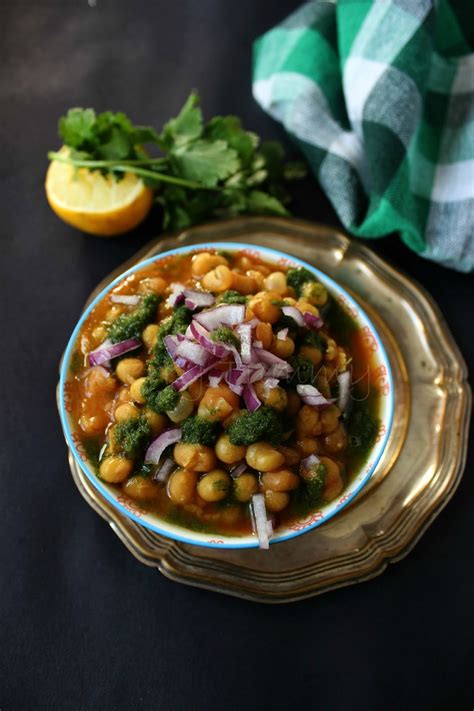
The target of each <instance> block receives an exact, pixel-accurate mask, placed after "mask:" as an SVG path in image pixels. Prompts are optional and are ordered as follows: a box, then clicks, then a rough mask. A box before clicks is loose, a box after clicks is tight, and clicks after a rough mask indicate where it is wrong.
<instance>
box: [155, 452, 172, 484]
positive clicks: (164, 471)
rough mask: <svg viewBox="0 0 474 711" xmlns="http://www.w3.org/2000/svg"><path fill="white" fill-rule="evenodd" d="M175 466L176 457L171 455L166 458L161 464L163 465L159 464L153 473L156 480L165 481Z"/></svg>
mask: <svg viewBox="0 0 474 711" xmlns="http://www.w3.org/2000/svg"><path fill="white" fill-rule="evenodd" d="M175 466H176V462H175V461H174V459H171V457H169V458H168V459H165V461H164V462H163V464H161V466H159V467H158V469H157V470H156V472H155V473H154V474H153V479H154V480H155V481H159V482H162V483H164V482H165V481H166V480H167V478H168V476H169V475H170V474H171V472H172V471H173V469H174V468H175Z"/></svg>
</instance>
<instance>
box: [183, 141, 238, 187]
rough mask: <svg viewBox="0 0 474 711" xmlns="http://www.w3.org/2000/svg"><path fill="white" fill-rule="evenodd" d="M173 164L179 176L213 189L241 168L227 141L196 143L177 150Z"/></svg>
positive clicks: (234, 152)
mask: <svg viewBox="0 0 474 711" xmlns="http://www.w3.org/2000/svg"><path fill="white" fill-rule="evenodd" d="M172 163H173V165H174V166H175V168H176V170H177V172H178V175H180V176H181V177H182V178H185V179H186V180H194V181H196V182H200V183H202V185H204V186H206V187H209V188H213V187H214V186H215V185H217V183H218V182H219V180H223V179H224V178H227V177H228V176H229V175H232V173H234V172H235V171H236V170H238V168H239V159H238V157H237V153H236V151H234V149H233V148H228V147H227V144H226V143H225V141H206V140H199V141H194V142H193V143H190V144H189V145H186V146H181V147H180V148H176V149H175V150H174V151H173V153H172Z"/></svg>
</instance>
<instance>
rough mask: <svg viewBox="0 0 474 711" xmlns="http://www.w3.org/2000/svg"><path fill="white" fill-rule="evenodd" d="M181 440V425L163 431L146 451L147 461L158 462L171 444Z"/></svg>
mask: <svg viewBox="0 0 474 711" xmlns="http://www.w3.org/2000/svg"><path fill="white" fill-rule="evenodd" d="M180 440H181V427H170V428H169V429H167V430H165V431H164V432H162V433H161V434H160V435H158V437H157V438H156V439H154V440H153V442H152V443H151V444H150V446H149V447H148V449H147V450H146V452H145V462H150V464H158V463H159V461H160V457H161V455H162V454H163V452H164V451H165V449H166V447H169V446H170V444H175V443H176V442H179V441H180Z"/></svg>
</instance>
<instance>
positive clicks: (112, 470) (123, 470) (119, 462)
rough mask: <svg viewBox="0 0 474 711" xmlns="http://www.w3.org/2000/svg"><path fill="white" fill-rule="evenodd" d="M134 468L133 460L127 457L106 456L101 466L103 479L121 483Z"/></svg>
mask: <svg viewBox="0 0 474 711" xmlns="http://www.w3.org/2000/svg"><path fill="white" fill-rule="evenodd" d="M132 470H133V462H132V460H131V459H125V457H106V458H105V459H103V460H102V462H101V463H100V467H99V473H100V477H101V479H103V480H104V481H107V482H109V484H120V482H122V481H124V480H125V479H126V478H127V477H128V476H130V474H131V473H132Z"/></svg>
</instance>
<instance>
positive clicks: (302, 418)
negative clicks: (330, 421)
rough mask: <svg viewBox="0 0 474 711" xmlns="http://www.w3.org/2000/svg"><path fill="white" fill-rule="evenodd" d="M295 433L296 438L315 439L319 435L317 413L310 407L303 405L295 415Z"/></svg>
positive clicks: (319, 427) (319, 426)
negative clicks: (296, 434)
mask: <svg viewBox="0 0 474 711" xmlns="http://www.w3.org/2000/svg"><path fill="white" fill-rule="evenodd" d="M296 431H297V433H298V437H299V438H302V437H308V436H309V437H317V436H318V435H320V434H321V431H322V425H321V422H320V419H319V411H318V410H316V408H314V407H313V406H312V405H303V407H302V408H301V409H300V410H299V411H298V414H297V415H296Z"/></svg>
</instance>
